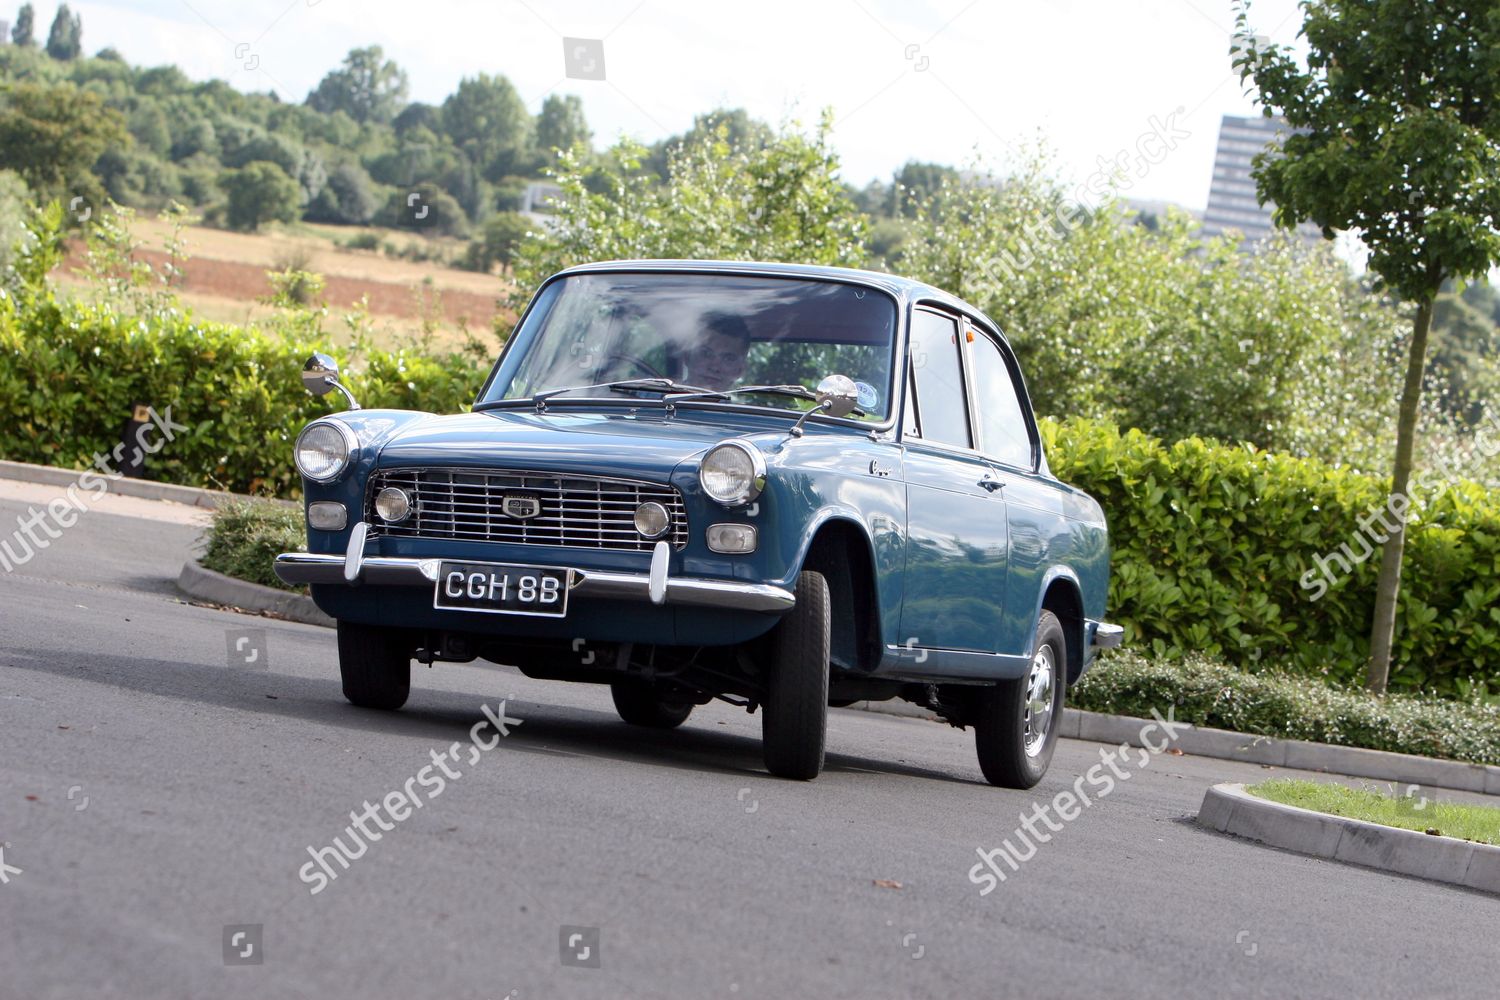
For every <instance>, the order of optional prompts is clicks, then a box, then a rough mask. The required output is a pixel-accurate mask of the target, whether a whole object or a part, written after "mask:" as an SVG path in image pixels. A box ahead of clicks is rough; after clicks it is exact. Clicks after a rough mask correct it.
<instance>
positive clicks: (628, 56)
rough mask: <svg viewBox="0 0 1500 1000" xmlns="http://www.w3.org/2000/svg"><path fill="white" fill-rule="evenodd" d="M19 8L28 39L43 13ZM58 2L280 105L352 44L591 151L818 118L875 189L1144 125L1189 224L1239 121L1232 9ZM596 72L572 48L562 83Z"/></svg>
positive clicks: (1145, 184) (849, 171)
mask: <svg viewBox="0 0 1500 1000" xmlns="http://www.w3.org/2000/svg"><path fill="white" fill-rule="evenodd" d="M7 6H9V7H10V8H11V9H9V10H7V9H6V7H7ZM17 6H19V2H18V0H0V19H7V20H10V21H12V22H13V21H14V20H15V12H14V8H15V7H17ZM35 6H36V9H37V22H38V26H37V30H38V34H40V35H41V36H43V37H45V34H46V29H47V26H48V25H49V24H50V23H51V20H52V15H53V11H54V9H55V4H53V3H50V2H43V3H37V4H35ZM72 6H73V9H74V10H76V11H77V12H79V13H80V14H81V15H82V17H83V29H84V31H83V40H84V47H85V49H86V50H87V51H88V52H91V53H92V52H96V51H98V50H99V49H100V48H103V47H104V46H107V45H108V46H114V47H115V48H117V49H119V50H120V51H121V52H122V53H123V54H124V55H125V56H126V58H127V59H129V60H130V61H131V62H133V63H138V64H147V65H155V64H160V63H175V64H177V65H178V66H180V67H181V68H182V69H183V70H184V71H185V72H186V73H187V74H188V75H189V76H191V77H193V78H195V79H207V78H211V77H219V78H222V79H226V80H228V81H230V82H231V83H232V84H234V85H235V86H237V87H240V88H242V89H253V90H275V91H276V92H277V93H278V94H280V95H281V97H282V98H283V99H289V100H302V99H303V98H305V97H306V95H307V92H308V91H309V90H311V89H312V88H313V87H314V86H315V85H316V84H317V82H318V80H319V79H321V77H322V76H323V74H324V73H326V72H327V71H328V70H329V69H331V68H332V67H333V66H334V65H336V64H337V63H338V62H339V60H340V59H342V57H343V55H344V53H345V52H347V51H348V50H349V49H351V48H354V47H359V46H365V45H380V46H382V47H383V48H384V49H385V51H386V52H387V53H388V54H389V55H390V56H391V57H392V58H394V59H395V60H396V61H397V62H398V63H400V65H401V66H402V67H403V68H404V69H405V70H406V71H407V73H408V74H409V75H410V78H411V96H412V98H413V99H415V100H422V101H428V102H433V103H437V102H440V101H441V100H442V99H443V98H444V97H445V96H446V95H447V94H448V93H450V92H451V91H452V90H453V89H454V87H455V86H456V84H457V83H458V81H459V80H460V79H461V78H462V77H464V76H468V75H473V74H476V73H479V72H489V73H503V74H505V75H506V76H508V77H509V78H510V79H511V81H512V82H514V83H515V85H516V87H517V88H518V89H519V90H520V92H521V94H522V96H523V97H524V98H525V99H526V100H527V102H528V103H529V105H530V106H531V108H532V110H533V111H535V110H536V109H537V108H538V107H540V105H541V101H542V98H543V97H545V96H546V95H547V94H548V93H554V92H556V93H575V94H578V95H580V96H581V97H582V99H583V102H584V106H585V108H586V110H587V114H588V118H589V122H590V125H591V126H592V128H593V130H594V134H595V143H596V145H607V144H608V143H610V142H613V141H614V140H615V139H616V138H617V137H618V136H620V135H621V134H629V135H632V136H635V137H636V138H639V139H641V140H643V141H646V142H650V141H653V140H656V139H659V138H661V137H663V136H665V135H669V134H672V133H676V132H680V131H682V130H683V129H685V128H686V127H688V126H689V125H690V124H691V123H692V119H693V115H694V114H696V113H701V112H703V111H705V110H708V109H710V108H712V107H715V106H721V105H722V106H731V107H732V106H743V107H745V108H747V109H749V111H750V113H751V114H753V115H755V116H757V117H759V118H764V119H767V120H770V121H773V122H778V121H781V120H782V119H785V118H797V119H800V120H802V121H804V122H809V123H810V122H813V121H815V120H816V118H817V115H818V113H819V111H820V110H821V109H822V108H824V107H831V108H832V109H833V110H834V113H835V115H836V117H837V125H836V128H835V132H834V142H835V145H836V147H837V149H838V151H839V153H840V156H841V157H842V160H843V164H844V173H845V177H846V178H847V179H848V180H850V181H852V182H854V183H856V184H863V183H865V182H866V181H868V180H870V179H872V178H875V177H881V178H888V177H889V175H890V174H891V172H892V171H893V170H895V169H896V168H897V167H899V166H900V165H901V164H902V163H904V162H905V161H906V160H908V159H919V160H934V161H938V162H943V163H952V164H964V163H966V162H968V161H970V160H971V159H972V158H973V156H974V155H975V152H976V151H977V152H978V153H979V154H981V155H982V156H983V157H984V158H985V160H986V161H988V162H991V163H993V164H996V165H998V166H1003V164H1004V159H1005V156H1006V153H1007V150H1008V149H1013V148H1014V147H1015V145H1016V144H1017V143H1026V142H1028V141H1032V140H1034V139H1035V138H1036V137H1037V136H1038V135H1041V136H1044V137H1045V139H1046V140H1047V142H1048V143H1049V144H1050V145H1051V146H1052V148H1053V149H1054V150H1055V152H1056V155H1057V160H1058V167H1059V171H1060V172H1061V173H1063V174H1065V175H1067V176H1071V177H1072V178H1074V179H1076V180H1080V181H1081V180H1083V179H1084V178H1085V177H1086V176H1087V175H1088V174H1090V173H1091V172H1092V171H1093V170H1095V169H1096V163H1097V160H1098V158H1099V157H1101V156H1103V157H1105V158H1107V159H1113V158H1114V157H1115V156H1116V155H1117V154H1119V153H1121V152H1122V151H1126V150H1132V151H1133V150H1134V149H1135V148H1136V143H1137V142H1138V140H1139V139H1140V137H1141V136H1142V135H1143V134H1147V133H1151V132H1153V131H1158V130H1160V131H1162V132H1164V134H1165V135H1167V136H1169V137H1171V140H1172V144H1173V146H1175V148H1172V149H1170V151H1169V152H1167V153H1166V154H1165V156H1164V158H1162V159H1161V162H1159V163H1156V164H1155V165H1153V166H1151V167H1150V169H1149V170H1147V171H1146V173H1145V176H1144V177H1136V178H1134V179H1133V184H1132V187H1131V189H1130V190H1128V191H1126V192H1124V193H1125V194H1127V195H1128V196H1130V197H1139V198H1152V199H1164V200H1171V201H1176V202H1178V203H1180V204H1183V205H1186V206H1188V207H1190V208H1194V209H1202V208H1203V206H1204V205H1205V204H1206V202H1207V200H1208V187H1209V180H1210V175H1211V172H1212V167H1213V156H1214V145H1215V142H1216V140H1217V136H1218V127H1219V119H1220V116H1222V115H1224V114H1253V113H1256V109H1255V107H1254V105H1253V104H1252V103H1251V101H1250V100H1249V99H1248V98H1246V97H1245V96H1244V95H1243V94H1242V92H1241V85H1240V82H1239V80H1238V78H1237V77H1236V76H1235V75H1234V73H1233V72H1232V70H1231V67H1230V62H1229V41H1230V30H1231V28H1232V26H1233V16H1232V12H1231V6H1230V2H1229V0H1027V2H1017V0H920V2H898V0H761V2H752V3H736V4H729V3H714V2H709V0H696V2H689V0H644V2H642V0H614V2H608V0H561V2H558V0H553V2H543V0H421V2H415V3H414V2H410V0H93V2H85V3H74V4H73V5H72ZM1297 13H1298V11H1297V6H1296V0H1255V3H1254V7H1253V8H1252V14H1253V18H1254V27H1255V30H1256V31H1257V32H1258V33H1260V34H1263V35H1268V36H1270V38H1271V39H1272V40H1274V41H1278V42H1287V43H1291V42H1293V41H1295V38H1296V35H1297V31H1298V28H1299V26H1300V20H1299V18H1298V17H1297ZM565 37H569V38H575V39H589V40H598V41H601V42H602V51H603V56H604V58H603V72H604V79H603V80H594V79H576V78H574V79H570V78H569V77H568V75H567V68H566V63H565V55H566V48H565V44H564V38H565ZM575 48H576V46H575ZM237 50H238V53H237ZM591 60H593V61H594V63H595V64H597V60H596V59H594V53H593V52H592V51H589V50H582V51H580V52H579V54H578V62H576V63H575V68H577V69H580V70H587V69H588V68H589V66H590V61H591ZM247 67H253V68H247ZM596 72H597V70H596ZM1174 115H1175V118H1174V117H1173V116H1174ZM1184 133H1186V134H1184ZM1152 148H1153V149H1155V148H1157V147H1156V146H1153V147H1152ZM1153 158H1155V157H1153Z"/></svg>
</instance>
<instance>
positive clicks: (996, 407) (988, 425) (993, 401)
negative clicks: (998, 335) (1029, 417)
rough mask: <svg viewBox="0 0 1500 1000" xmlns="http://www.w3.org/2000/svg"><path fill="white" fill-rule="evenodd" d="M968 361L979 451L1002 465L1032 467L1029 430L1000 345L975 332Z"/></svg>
mask: <svg viewBox="0 0 1500 1000" xmlns="http://www.w3.org/2000/svg"><path fill="white" fill-rule="evenodd" d="M969 358H970V360H971V361H972V362H973V369H974V387H975V390H974V405H975V407H976V408H977V409H978V411H979V412H978V414H976V422H977V423H978V425H979V427H978V430H979V442H980V443H979V450H981V451H983V452H984V453H985V454H986V455H988V456H990V457H991V458H993V459H995V460H996V461H999V462H1004V463H1005V464H1006V465H1013V466H1015V467H1016V468H1020V469H1030V468H1032V467H1033V466H1034V464H1035V456H1034V454H1033V452H1032V447H1031V431H1030V429H1029V428H1028V427H1027V426H1026V415H1025V414H1024V413H1023V412H1022V410H1021V401H1020V397H1019V395H1018V394H1017V390H1016V379H1015V375H1014V373H1012V372H1011V369H1010V365H1009V364H1007V363H1006V361H1005V355H1004V354H1003V353H1001V350H1000V345H999V344H997V343H995V342H994V341H993V340H991V339H990V338H989V337H988V336H986V335H985V334H984V333H983V332H981V331H979V330H976V331H974V343H973V345H972V351H971V352H970V354H969Z"/></svg>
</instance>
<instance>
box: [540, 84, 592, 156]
mask: <svg viewBox="0 0 1500 1000" xmlns="http://www.w3.org/2000/svg"><path fill="white" fill-rule="evenodd" d="M592 138H593V133H592V132H590V131H589V123H588V120H587V119H586V118H585V117H584V114H583V101H581V100H580V99H579V98H578V95H576V94H569V95H567V96H566V97H563V96H561V95H558V94H553V95H551V96H550V97H548V98H547V99H546V100H545V101H543V102H542V110H541V113H540V114H538V115H537V116H536V147H537V149H538V150H540V151H541V153H542V154H543V155H544V156H546V157H548V158H549V160H550V157H551V155H552V151H553V150H554V149H572V148H573V147H574V146H575V145H578V144H579V143H582V144H583V145H584V146H585V147H587V146H588V144H589V140H590V139H592Z"/></svg>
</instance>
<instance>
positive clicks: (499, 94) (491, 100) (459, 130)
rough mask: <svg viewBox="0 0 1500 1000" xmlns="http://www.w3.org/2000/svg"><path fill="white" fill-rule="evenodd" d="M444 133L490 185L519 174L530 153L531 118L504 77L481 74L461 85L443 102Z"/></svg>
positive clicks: (513, 88) (462, 81)
mask: <svg viewBox="0 0 1500 1000" xmlns="http://www.w3.org/2000/svg"><path fill="white" fill-rule="evenodd" d="M443 131H444V132H446V133H447V134H448V137H449V138H450V139H452V140H453V142H454V144H455V145H456V146H458V148H459V149H462V150H463V151H464V152H465V153H466V154H468V157H469V159H470V160H472V161H473V162H474V163H475V164H476V165H477V166H478V167H479V170H480V173H482V174H483V175H484V177H485V179H486V180H490V181H497V180H499V179H500V178H502V177H504V176H506V175H507V174H513V173H519V172H520V170H519V169H518V168H522V167H524V166H525V164H526V160H527V154H528V152H529V150H530V149H531V137H532V121H531V115H530V114H528V113H527V111H526V104H525V103H524V102H523V101H522V100H521V95H520V94H519V93H517V92H516V88H515V87H514V86H512V85H511V82H510V81H509V80H507V79H506V78H505V77H503V76H489V75H488V74H485V73H480V74H479V75H478V76H476V77H469V78H465V79H463V80H461V81H459V84H458V89H457V90H456V91H454V92H453V93H452V94H450V95H448V99H447V100H446V101H444V102H443Z"/></svg>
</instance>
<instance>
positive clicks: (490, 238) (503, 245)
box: [464, 212, 533, 274]
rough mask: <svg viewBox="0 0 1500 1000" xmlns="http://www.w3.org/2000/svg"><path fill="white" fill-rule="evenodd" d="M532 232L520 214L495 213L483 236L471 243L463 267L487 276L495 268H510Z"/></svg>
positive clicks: (477, 237) (488, 221) (490, 218)
mask: <svg viewBox="0 0 1500 1000" xmlns="http://www.w3.org/2000/svg"><path fill="white" fill-rule="evenodd" d="M532 228H533V227H532V225H531V222H530V221H528V220H527V218H526V216H524V215H522V214H520V213H519V212H496V213H495V214H494V215H492V216H490V217H489V218H488V219H486V220H485V223H484V227H483V229H481V230H480V234H479V235H478V236H476V237H475V238H474V239H472V240H470V241H469V249H468V251H467V252H466V253H465V254H464V266H465V267H467V268H468V269H469V270H471V271H483V272H484V273H486V274H488V273H489V271H490V269H491V268H493V267H494V266H495V265H496V264H499V265H500V266H501V267H510V265H511V262H512V261H514V260H515V258H516V251H517V250H518V249H520V246H521V243H522V241H524V240H525V239H526V237H527V236H528V235H530V233H531V230H532Z"/></svg>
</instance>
